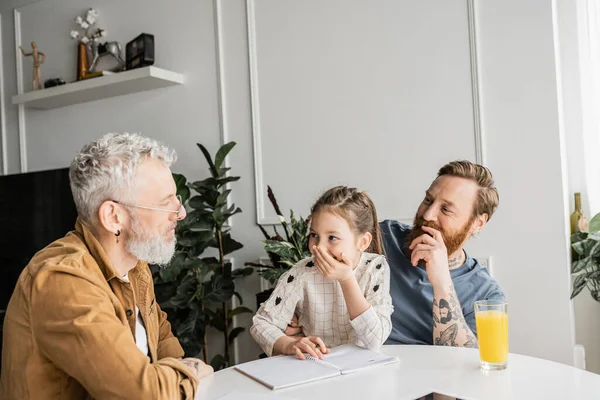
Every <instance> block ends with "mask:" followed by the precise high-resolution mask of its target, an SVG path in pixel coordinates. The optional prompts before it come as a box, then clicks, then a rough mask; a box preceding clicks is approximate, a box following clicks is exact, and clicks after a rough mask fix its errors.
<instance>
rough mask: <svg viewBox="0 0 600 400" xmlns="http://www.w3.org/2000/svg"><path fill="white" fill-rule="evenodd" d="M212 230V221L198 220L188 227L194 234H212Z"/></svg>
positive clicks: (213, 225) (213, 226)
mask: <svg viewBox="0 0 600 400" xmlns="http://www.w3.org/2000/svg"><path fill="white" fill-rule="evenodd" d="M214 228H215V224H214V222H213V221H212V219H210V220H206V219H202V220H198V221H196V222H194V223H193V224H191V225H190V226H189V229H190V230H192V231H194V232H198V231H211V232H212V231H213V229H214Z"/></svg>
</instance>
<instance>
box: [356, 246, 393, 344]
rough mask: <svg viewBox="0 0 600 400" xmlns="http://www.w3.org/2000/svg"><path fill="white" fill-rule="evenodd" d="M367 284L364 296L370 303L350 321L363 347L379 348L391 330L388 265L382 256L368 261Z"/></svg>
mask: <svg viewBox="0 0 600 400" xmlns="http://www.w3.org/2000/svg"><path fill="white" fill-rule="evenodd" d="M368 273H369V275H370V279H369V280H368V282H369V283H368V286H367V288H366V295H365V298H366V299H367V301H368V302H369V304H370V305H371V307H369V308H368V309H367V310H366V311H365V312H363V313H362V314H361V315H359V316H358V317H356V318H354V319H353V320H352V321H350V324H351V325H352V328H353V329H354V332H355V333H356V338H357V339H358V341H359V342H360V344H362V345H363V346H364V347H366V348H368V349H370V350H375V351H377V350H379V348H380V347H381V346H382V345H383V343H384V342H385V341H386V339H387V337H388V336H389V335H390V332H391V331H392V311H393V310H394V308H393V306H392V297H391V296H390V267H389V265H388V263H387V260H386V259H385V257H384V256H380V257H377V258H374V259H373V260H372V261H371V262H370V263H369V272H368Z"/></svg>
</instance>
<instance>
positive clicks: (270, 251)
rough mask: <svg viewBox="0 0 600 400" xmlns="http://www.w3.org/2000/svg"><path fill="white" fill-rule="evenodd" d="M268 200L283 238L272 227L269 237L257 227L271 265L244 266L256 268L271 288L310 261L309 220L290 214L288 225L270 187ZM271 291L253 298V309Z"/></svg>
mask: <svg viewBox="0 0 600 400" xmlns="http://www.w3.org/2000/svg"><path fill="white" fill-rule="evenodd" d="M267 196H268V198H269V201H270V202H271V205H272V206H273V208H274V210H275V213H276V214H277V218H278V219H279V222H281V225H282V227H283V235H284V236H283V237H282V236H281V235H280V234H279V232H277V228H276V227H275V226H273V232H274V234H273V235H270V234H269V233H268V232H267V231H266V229H265V228H264V227H263V226H262V225H260V224H259V225H258V227H259V229H260V231H261V232H262V234H263V235H264V237H265V240H263V243H264V248H265V251H266V252H267V255H268V256H269V261H270V264H262V263H254V262H247V263H245V264H244V265H245V266H248V267H252V268H257V269H258V271H259V274H260V276H261V277H262V278H263V279H265V280H267V281H268V282H269V284H270V285H271V286H274V285H275V283H276V282H277V280H278V279H279V277H280V276H281V275H283V273H284V272H285V271H287V270H288V269H290V268H291V267H293V266H294V265H295V264H296V263H297V262H298V261H300V260H302V259H304V258H306V257H310V255H311V254H310V251H309V250H308V225H309V222H310V217H308V218H306V219H303V218H302V217H301V216H300V217H299V218H296V216H295V215H294V212H293V211H292V210H290V219H289V222H288V221H287V220H286V219H285V217H284V216H283V213H282V212H281V209H280V208H279V204H278V203H277V199H276V198H275V195H274V194H273V190H272V189H271V187H270V186H267ZM272 292H273V289H267V290H264V291H262V292H260V293H257V294H256V307H257V308H258V307H260V304H261V303H263V302H264V301H265V300H267V299H268V298H269V296H270V295H271V293H272Z"/></svg>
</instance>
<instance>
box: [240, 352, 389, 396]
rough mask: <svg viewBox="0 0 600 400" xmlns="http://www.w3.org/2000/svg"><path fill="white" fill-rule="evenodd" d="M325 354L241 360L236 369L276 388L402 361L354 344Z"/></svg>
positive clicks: (273, 388) (271, 387) (269, 386)
mask: <svg viewBox="0 0 600 400" xmlns="http://www.w3.org/2000/svg"><path fill="white" fill-rule="evenodd" d="M324 358H325V360H319V359H316V358H313V357H310V356H307V359H306V360H299V359H297V358H296V356H276V357H270V358H264V359H262V360H257V361H250V362H247V363H244V364H239V365H236V366H235V369H237V370H238V371H240V372H241V373H243V374H245V375H247V376H249V377H250V378H252V379H255V380H256V381H258V382H260V383H262V384H263V385H265V386H267V387H268V388H270V389H272V390H275V389H281V388H285V387H288V386H294V385H300V384H303V383H308V382H313V381H317V380H320V379H325V378H332V377H334V376H338V375H345V374H351V373H353V372H357V371H360V370H363V369H367V368H372V367H375V366H379V365H386V364H391V363H394V362H398V361H399V360H398V359H397V358H396V357H391V356H386V355H385V354H381V353H376V352H374V351H371V350H367V349H363V348H361V347H358V346H356V345H353V344H345V345H342V346H338V347H334V348H333V349H331V352H330V353H329V354H325V355H324Z"/></svg>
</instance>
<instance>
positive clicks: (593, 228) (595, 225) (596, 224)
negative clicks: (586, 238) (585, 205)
mask: <svg viewBox="0 0 600 400" xmlns="http://www.w3.org/2000/svg"><path fill="white" fill-rule="evenodd" d="M589 231H590V233H591V232H600V213H598V214H596V215H594V218H592V220H591V221H590V226H589Z"/></svg>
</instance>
